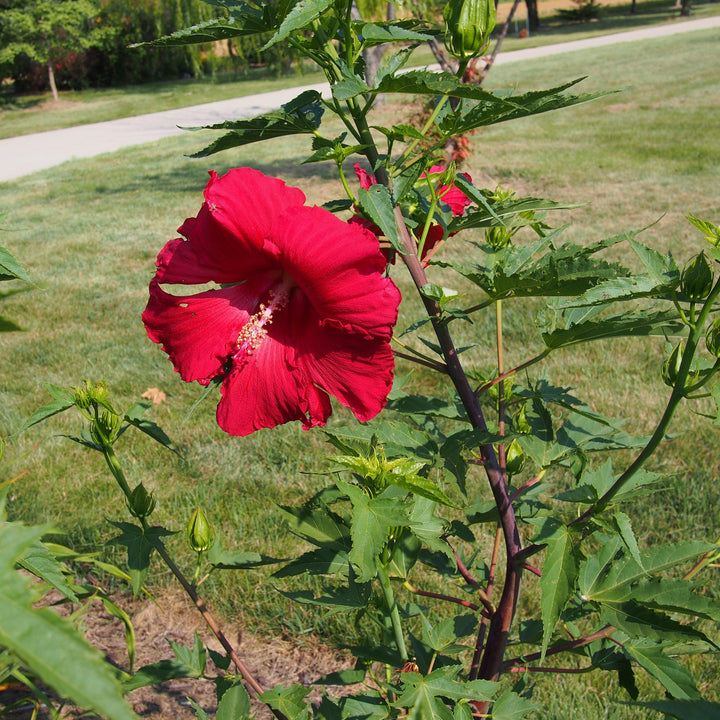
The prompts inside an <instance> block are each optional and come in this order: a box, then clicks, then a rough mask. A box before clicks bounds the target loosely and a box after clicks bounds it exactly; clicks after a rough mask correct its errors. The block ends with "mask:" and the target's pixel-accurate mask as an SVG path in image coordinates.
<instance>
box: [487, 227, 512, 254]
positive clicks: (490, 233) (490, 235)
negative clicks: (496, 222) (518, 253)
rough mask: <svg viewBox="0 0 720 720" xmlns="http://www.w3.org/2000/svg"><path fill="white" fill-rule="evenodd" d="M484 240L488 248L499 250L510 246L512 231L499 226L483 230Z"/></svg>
mask: <svg viewBox="0 0 720 720" xmlns="http://www.w3.org/2000/svg"><path fill="white" fill-rule="evenodd" d="M485 240H486V241H487V244H488V245H490V247H493V248H495V249H496V250H499V249H500V248H504V247H507V246H508V245H509V244H510V241H511V240H512V230H511V229H510V228H506V227H500V226H498V227H489V228H485Z"/></svg>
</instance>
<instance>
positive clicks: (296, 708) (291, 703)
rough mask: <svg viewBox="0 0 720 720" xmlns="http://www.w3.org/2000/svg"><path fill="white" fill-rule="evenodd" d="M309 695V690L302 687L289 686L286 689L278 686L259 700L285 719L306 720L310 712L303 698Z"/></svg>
mask: <svg viewBox="0 0 720 720" xmlns="http://www.w3.org/2000/svg"><path fill="white" fill-rule="evenodd" d="M309 693H310V688H305V687H302V685H291V686H290V687H287V688H286V687H282V686H281V685H278V686H277V687H274V688H273V689H272V690H266V691H265V692H264V693H263V694H262V695H260V700H262V701H263V702H264V703H267V704H268V705H269V706H270V707H271V708H273V709H274V710H279V711H280V712H281V713H282V714H283V715H284V716H285V717H286V718H292V720H307V718H309V717H310V710H309V708H308V705H307V703H306V702H305V698H306V697H307V696H308V694H309Z"/></svg>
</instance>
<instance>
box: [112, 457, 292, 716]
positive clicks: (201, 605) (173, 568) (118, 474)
mask: <svg viewBox="0 0 720 720" xmlns="http://www.w3.org/2000/svg"><path fill="white" fill-rule="evenodd" d="M103 455H104V456H105V461H106V462H107V464H108V467H109V468H110V472H111V473H112V474H113V477H114V478H115V480H117V483H118V485H119V486H120V489H121V490H122V491H123V493H124V495H125V497H126V498H127V501H128V503H129V502H130V498H131V490H130V486H129V485H128V483H127V480H126V479H125V473H124V472H123V469H122V467H121V465H120V462H119V460H118V458H117V455H115V451H114V450H113V448H112V446H110V445H106V446H104V447H103ZM140 522H141V524H142V528H143V531H144V532H145V534H146V537H147V538H148V540H149V541H150V542H152V545H153V547H154V548H155V549H156V550H157V552H158V555H160V557H161V558H162V560H163V562H164V563H165V564H166V565H167V567H168V568H169V569H170V572H171V573H172V574H173V575H174V576H175V578H176V579H177V581H178V582H179V583H180V585H181V586H182V588H183V590H185V592H186V593H187V595H188V596H189V597H190V599H191V600H192V601H193V603H194V605H195V607H196V608H197V609H198V611H199V613H200V615H202V617H203V619H204V620H205V623H206V624H207V626H208V627H209V628H210V630H211V631H212V633H213V635H215V637H216V638H217V639H218V642H219V643H220V644H221V645H222V647H223V649H224V650H225V652H227V654H228V656H229V657H230V659H231V660H232V661H233V663H235V666H236V667H237V669H238V672H239V673H240V674H241V675H242V677H243V679H244V680H245V682H246V683H247V685H249V686H250V688H251V689H252V690H253V691H254V693H255V694H256V695H258V696H259V695H262V693H264V692H265V690H264V688H263V687H262V685H260V683H259V682H258V681H257V680H256V679H255V676H254V675H253V674H252V673H251V672H250V670H248V668H247V666H246V665H245V663H244V662H243V661H242V659H241V658H240V657H239V656H238V654H237V653H236V652H235V649H234V648H233V646H232V645H231V644H230V642H229V641H228V639H227V637H225V633H223V631H222V630H221V629H220V626H219V625H218V624H217V622H216V621H215V618H214V617H213V616H212V615H211V614H210V612H209V611H208V609H207V606H206V605H205V602H204V601H203V600H202V598H200V596H199V595H198V594H197V592H196V590H195V588H194V586H193V585H192V584H191V583H190V582H189V581H188V580H187V578H186V577H185V575H184V574H183V572H182V570H180V568H179V567H178V566H177V565H176V564H175V561H174V560H173V559H172V558H171V557H170V554H169V553H168V551H167V548H166V547H165V544H164V543H163V542H162V540H161V539H160V538H152V536H148V535H147V531H148V530H149V529H150V526H149V525H148V522H147V520H146V519H145V518H144V517H143V518H140ZM270 709H271V711H272V713H273V715H274V716H275V717H276V718H277V720H287V718H286V717H285V716H284V715H283V714H282V713H281V712H280V711H279V710H275V709H273V708H270Z"/></svg>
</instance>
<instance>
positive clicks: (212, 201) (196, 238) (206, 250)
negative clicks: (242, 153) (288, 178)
mask: <svg viewBox="0 0 720 720" xmlns="http://www.w3.org/2000/svg"><path fill="white" fill-rule="evenodd" d="M303 202H305V195H304V194H303V192H302V191H301V190H300V189H298V188H292V187H288V186H287V185H285V183H284V182H283V181H282V180H278V179H277V178H270V177H267V176H266V175H263V174H262V173H261V172H258V171H257V170H252V169H251V168H236V169H233V170H230V171H229V172H227V173H226V174H225V175H223V176H222V177H220V176H218V174H217V173H216V172H214V171H213V172H211V173H210V180H209V182H208V184H207V187H206V188H205V203H204V204H203V206H202V207H201V208H200V212H199V213H198V215H197V217H194V218H188V219H187V220H186V221H185V222H184V223H183V224H182V226H181V227H180V228H179V230H178V231H179V232H180V233H181V234H182V235H184V236H185V237H186V238H187V240H186V241H185V240H182V239H181V238H177V239H175V240H171V241H170V242H169V243H168V244H167V245H166V246H165V248H164V249H163V250H162V251H161V253H160V254H159V255H158V259H157V263H156V264H157V267H158V271H157V275H156V277H157V280H158V282H161V283H183V284H202V283H206V282H210V281H213V282H217V283H229V282H240V281H242V280H245V279H247V278H249V277H251V276H252V275H254V274H255V273H257V272H261V271H263V270H267V269H268V268H269V267H271V266H272V260H271V259H270V258H267V257H266V256H265V255H264V254H263V252H262V245H263V240H264V239H265V237H266V236H267V233H268V231H269V230H270V227H271V226H272V224H273V222H274V220H275V218H276V217H277V215H278V214H279V213H281V212H282V211H283V210H285V209H286V208H288V207H292V206H295V205H302V204H303Z"/></svg>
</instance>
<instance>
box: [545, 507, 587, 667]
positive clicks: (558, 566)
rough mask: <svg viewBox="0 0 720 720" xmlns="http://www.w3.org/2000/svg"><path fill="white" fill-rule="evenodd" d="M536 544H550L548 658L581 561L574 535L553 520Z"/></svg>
mask: <svg viewBox="0 0 720 720" xmlns="http://www.w3.org/2000/svg"><path fill="white" fill-rule="evenodd" d="M535 542H536V543H545V544H546V545H547V549H546V551H545V560H544V561H543V566H542V576H541V578H540V592H541V600H540V608H541V610H542V620H543V639H542V649H541V652H542V656H543V657H544V656H545V651H546V650H547V647H548V644H549V642H550V639H551V638H552V635H553V631H554V630H555V626H556V625H557V622H558V620H559V619H560V615H561V613H562V611H563V610H564V609H565V606H566V605H567V603H568V600H570V598H571V596H572V594H573V593H574V591H575V582H576V580H577V576H578V558H577V554H576V552H575V548H574V545H573V535H572V533H571V532H570V531H569V530H568V528H567V526H566V525H565V524H563V523H560V522H558V521H556V520H554V519H552V518H547V519H546V520H545V522H544V524H543V526H542V528H541V530H540V532H539V533H538V535H537V537H536V538H535Z"/></svg>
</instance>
